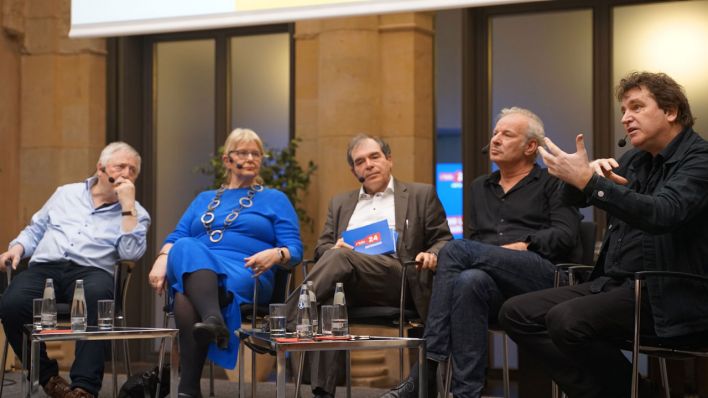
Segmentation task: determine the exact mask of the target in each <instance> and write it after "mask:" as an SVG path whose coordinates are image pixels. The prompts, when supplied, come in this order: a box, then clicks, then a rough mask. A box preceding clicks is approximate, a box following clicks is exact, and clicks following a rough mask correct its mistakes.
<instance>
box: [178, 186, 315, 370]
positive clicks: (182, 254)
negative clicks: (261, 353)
mask: <svg viewBox="0 0 708 398" xmlns="http://www.w3.org/2000/svg"><path fill="white" fill-rule="evenodd" d="M247 193H248V188H239V189H227V190H225V191H224V193H223V195H222V196H221V205H219V207H217V208H216V209H215V210H214V216H215V218H214V221H213V223H212V230H214V229H222V228H223V225H224V220H225V218H226V216H227V215H228V214H229V213H231V211H232V210H233V209H234V208H238V206H239V205H238V203H239V199H241V198H242V197H244V196H246V195H247ZM215 196H216V191H205V192H202V193H200V194H199V195H198V196H197V197H196V198H195V199H194V201H192V203H191V204H190V205H189V207H188V208H187V210H186V211H185V212H184V214H183V215H182V218H181V219H180V221H179V223H178V224H177V227H176V228H175V230H174V231H173V232H172V233H171V234H170V235H169V236H168V237H167V239H165V243H172V244H173V246H172V248H171V249H170V252H169V255H168V258H167V282H168V286H169V287H170V288H171V289H170V290H171V294H174V292H180V293H184V286H183V277H184V275H185V274H189V273H191V272H194V271H197V270H201V269H208V270H212V271H214V272H215V273H216V274H217V275H218V276H219V285H220V286H223V287H224V288H225V289H226V290H227V291H229V292H231V293H233V295H234V300H233V301H232V302H231V304H229V305H228V306H227V307H226V308H224V309H222V314H223V316H224V320H225V321H226V324H227V327H228V329H229V330H231V331H235V330H237V329H238V328H239V327H240V326H241V312H240V310H239V305H240V304H243V303H251V302H252V301H253V288H254V282H255V279H254V278H252V274H253V272H252V271H251V269H249V268H245V266H244V263H245V261H244V258H246V257H249V256H251V255H253V254H256V253H258V252H260V251H262V250H266V249H270V248H274V247H287V248H288V250H289V251H290V256H291V258H290V264H297V263H298V262H300V260H301V259H302V242H301V241H300V228H299V222H298V218H297V215H296V213H295V210H294V209H293V206H292V204H291V203H290V201H289V200H288V198H287V197H286V196H285V195H284V194H283V193H282V192H280V191H277V190H274V189H264V190H263V191H261V192H257V193H256V194H255V196H254V197H253V206H251V207H249V208H246V209H242V210H241V211H240V214H239V216H238V218H237V219H236V220H235V221H234V222H233V223H232V224H231V225H230V226H229V227H228V228H227V229H226V231H225V232H224V236H223V239H222V240H221V241H220V242H218V243H213V242H211V241H210V240H209V235H208V234H207V232H206V229H205V228H204V226H203V225H202V222H201V220H200V218H201V216H202V214H204V213H205V212H206V210H207V206H208V205H209V202H211V200H212V199H213V198H214V197H215ZM273 276H274V274H273V270H272V268H271V269H270V270H268V271H266V272H265V273H263V274H262V275H261V276H260V277H259V278H258V281H259V284H260V286H259V289H260V290H259V296H258V297H259V300H260V301H261V303H267V302H268V301H270V297H271V294H272V292H273ZM238 345H239V343H238V338H236V337H235V336H234V335H231V338H230V340H229V347H228V348H227V349H226V350H220V349H219V348H217V347H216V345H215V344H211V345H210V346H209V358H210V359H211V360H212V361H214V363H216V364H218V365H219V366H221V367H224V368H227V369H233V368H234V367H235V366H236V360H237V356H238Z"/></svg>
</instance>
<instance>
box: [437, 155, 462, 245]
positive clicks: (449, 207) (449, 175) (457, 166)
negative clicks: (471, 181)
mask: <svg viewBox="0 0 708 398" xmlns="http://www.w3.org/2000/svg"><path fill="white" fill-rule="evenodd" d="M435 182H436V188H437V191H438V197H439V198H440V201H441V202H442V205H443V208H444V209H445V213H446V214H447V222H448V225H450V231H451V232H452V235H453V236H454V237H455V239H461V238H462V236H463V231H462V163H438V164H437V165H436V167H435Z"/></svg>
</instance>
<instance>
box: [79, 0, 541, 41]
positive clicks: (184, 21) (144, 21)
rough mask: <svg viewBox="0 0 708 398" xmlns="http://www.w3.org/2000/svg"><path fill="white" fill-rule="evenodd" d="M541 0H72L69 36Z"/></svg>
mask: <svg viewBox="0 0 708 398" xmlns="http://www.w3.org/2000/svg"><path fill="white" fill-rule="evenodd" d="M530 1H538V0H526V1H519V0H204V1H195V0H100V1H97V0H72V1H71V31H70V32H69V36H70V37H75V38H79V37H111V36H129V35H138V34H148V33H164V32H179V31H192V30H202V29H218V28H227V27H235V26H246V25H262V24H270V23H283V22H292V21H297V20H303V19H317V18H331V17H339V16H354V15H367V14H385V13H391V12H405V11H424V10H441V9H446V8H465V7H481V6H490V5H497V4H510V3H525V2H530Z"/></svg>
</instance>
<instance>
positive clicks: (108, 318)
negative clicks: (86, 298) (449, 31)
mask: <svg viewBox="0 0 708 398" xmlns="http://www.w3.org/2000/svg"><path fill="white" fill-rule="evenodd" d="M114 308H115V304H114V302H113V300H98V328H99V329H100V330H110V329H113V312H114Z"/></svg>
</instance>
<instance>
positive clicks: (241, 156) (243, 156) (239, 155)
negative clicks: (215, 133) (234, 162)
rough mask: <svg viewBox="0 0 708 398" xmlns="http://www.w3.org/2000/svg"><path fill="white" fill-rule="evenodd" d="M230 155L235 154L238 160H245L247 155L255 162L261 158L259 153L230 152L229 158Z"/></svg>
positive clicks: (261, 155)
mask: <svg viewBox="0 0 708 398" xmlns="http://www.w3.org/2000/svg"><path fill="white" fill-rule="evenodd" d="M232 153H233V154H235V155H236V157H237V158H238V159H239V160H246V159H248V156H249V155H250V156H251V157H252V158H253V159H255V160H259V159H260V158H262V157H263V154H262V153H261V152H260V151H230V152H229V156H231V154H232Z"/></svg>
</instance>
